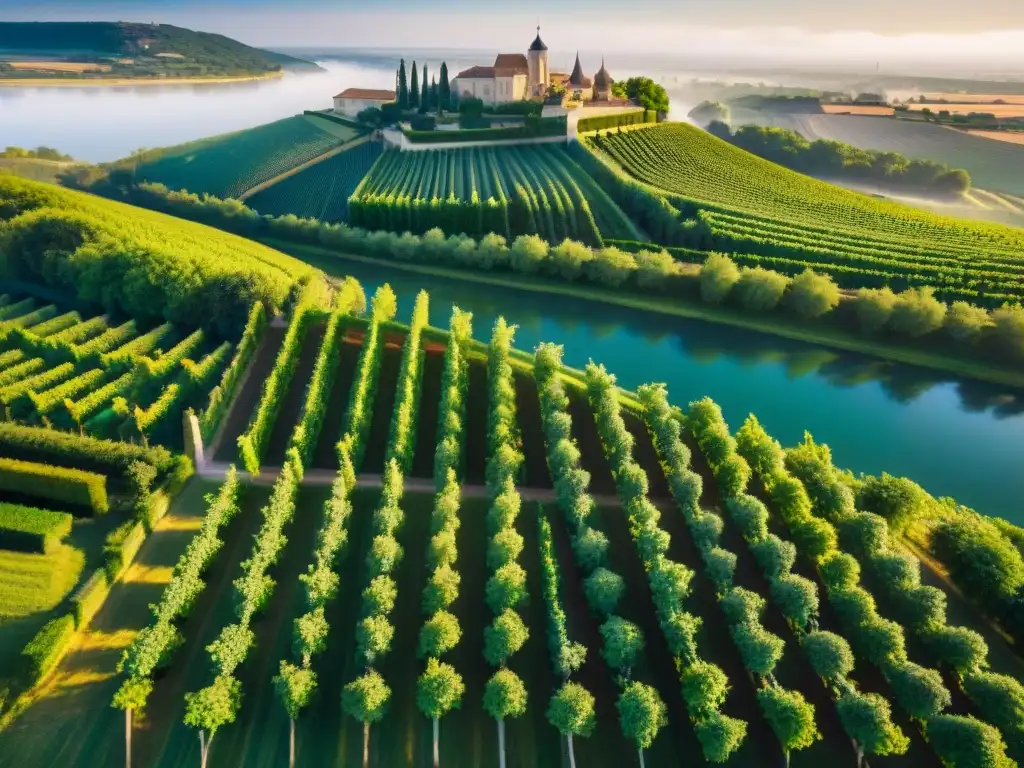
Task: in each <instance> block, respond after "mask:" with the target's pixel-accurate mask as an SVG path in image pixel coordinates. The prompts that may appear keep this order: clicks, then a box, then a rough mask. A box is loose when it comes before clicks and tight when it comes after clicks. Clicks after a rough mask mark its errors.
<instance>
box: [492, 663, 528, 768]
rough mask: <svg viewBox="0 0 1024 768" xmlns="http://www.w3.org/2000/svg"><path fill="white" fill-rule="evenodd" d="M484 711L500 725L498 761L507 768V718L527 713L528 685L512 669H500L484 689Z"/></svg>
mask: <svg viewBox="0 0 1024 768" xmlns="http://www.w3.org/2000/svg"><path fill="white" fill-rule="evenodd" d="M484 709H485V710H487V714H489V715H490V716H491V717H493V718H494V719H495V721H497V723H498V761H499V764H500V766H501V768H505V718H508V717H520V716H521V715H522V714H523V713H525V712H526V685H524V684H523V681H522V680H520V679H519V677H518V676H517V675H516V673H515V672H513V671H512V670H510V669H499V670H498V671H497V672H495V673H494V674H493V675H492V676H491V679H490V680H488V681H487V685H486V686H485V687H484Z"/></svg>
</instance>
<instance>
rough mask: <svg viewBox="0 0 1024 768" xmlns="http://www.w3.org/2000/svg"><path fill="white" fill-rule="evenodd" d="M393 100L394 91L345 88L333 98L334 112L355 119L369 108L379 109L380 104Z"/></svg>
mask: <svg viewBox="0 0 1024 768" xmlns="http://www.w3.org/2000/svg"><path fill="white" fill-rule="evenodd" d="M394 100H395V92H394V91H383V90H375V89H372V88H346V89H345V90H344V91H342V92H341V93H339V94H338V95H337V96H335V97H334V111H335V112H337V113H338V114H339V115H346V116H348V117H355V116H356V115H358V114H359V113H360V112H362V111H363V110H364V109H367V108H369V107H377V108H380V106H381V105H382V104H387V103H388V102H389V101H394Z"/></svg>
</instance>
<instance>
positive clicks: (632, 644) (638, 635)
mask: <svg viewBox="0 0 1024 768" xmlns="http://www.w3.org/2000/svg"><path fill="white" fill-rule="evenodd" d="M600 631H601V639H602V641H603V643H602V655H603V656H604V659H605V661H607V662H608V666H610V667H611V668H612V669H616V670H618V671H619V672H620V673H621V674H623V675H628V672H629V670H630V669H631V668H632V667H633V664H634V663H635V662H636V657H637V654H638V653H640V651H642V650H643V647H644V636H643V633H642V632H641V631H640V627H638V626H637V625H636V624H634V623H632V622H631V621H626V620H625V619H623V618H622V617H620V616H612V617H611V618H609V619H608V620H607V621H605V623H604V624H602V625H601V628H600Z"/></svg>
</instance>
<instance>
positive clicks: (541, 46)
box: [530, 27, 548, 51]
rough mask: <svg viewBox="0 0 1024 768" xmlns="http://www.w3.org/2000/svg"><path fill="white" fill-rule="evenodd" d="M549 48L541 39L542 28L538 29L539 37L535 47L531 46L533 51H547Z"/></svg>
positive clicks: (534, 44) (535, 40)
mask: <svg viewBox="0 0 1024 768" xmlns="http://www.w3.org/2000/svg"><path fill="white" fill-rule="evenodd" d="M547 49H548V47H547V46H546V45H544V41H543V40H541V39H540V27H537V37H536V38H535V39H534V41H533V45H531V46H530V50H531V51H546V50H547Z"/></svg>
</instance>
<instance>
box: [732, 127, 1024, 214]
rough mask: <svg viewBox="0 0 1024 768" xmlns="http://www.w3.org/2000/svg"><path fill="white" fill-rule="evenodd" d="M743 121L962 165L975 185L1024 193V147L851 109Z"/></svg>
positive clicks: (813, 137)
mask: <svg viewBox="0 0 1024 768" xmlns="http://www.w3.org/2000/svg"><path fill="white" fill-rule="evenodd" d="M743 122H749V123H756V124H759V125H776V126H778V127H780V128H788V129H790V130H793V131H797V132H799V133H800V134H802V135H803V136H804V138H806V139H808V140H810V141H815V140H817V139H828V140H832V141H843V142H846V143H848V144H853V145H854V146H856V147H862V148H863V149H876V150H880V151H883V152H899V153H901V154H904V155H906V156H907V157H913V158H921V159H927V160H934V161H936V162H940V163H945V164H946V165H948V166H950V167H951V168H963V169H964V170H966V171H967V172H968V173H969V174H970V175H971V180H972V181H973V182H974V184H975V185H977V186H979V187H982V188H984V189H994V190H1000V191H1005V192H1010V193H1011V194H1017V195H1024V148H1021V147H1019V146H1016V145H1014V144H1012V143H1010V142H994V141H992V140H991V139H988V138H983V137H978V136H971V135H970V134H969V133H966V132H963V131H957V130H954V129H952V128H946V127H944V126H940V125H932V124H928V123H914V122H906V121H900V120H869V119H867V118H862V117H857V116H853V115H766V114H761V115H755V114H751V115H750V116H749V119H748V118H747V117H744V120H743Z"/></svg>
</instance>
